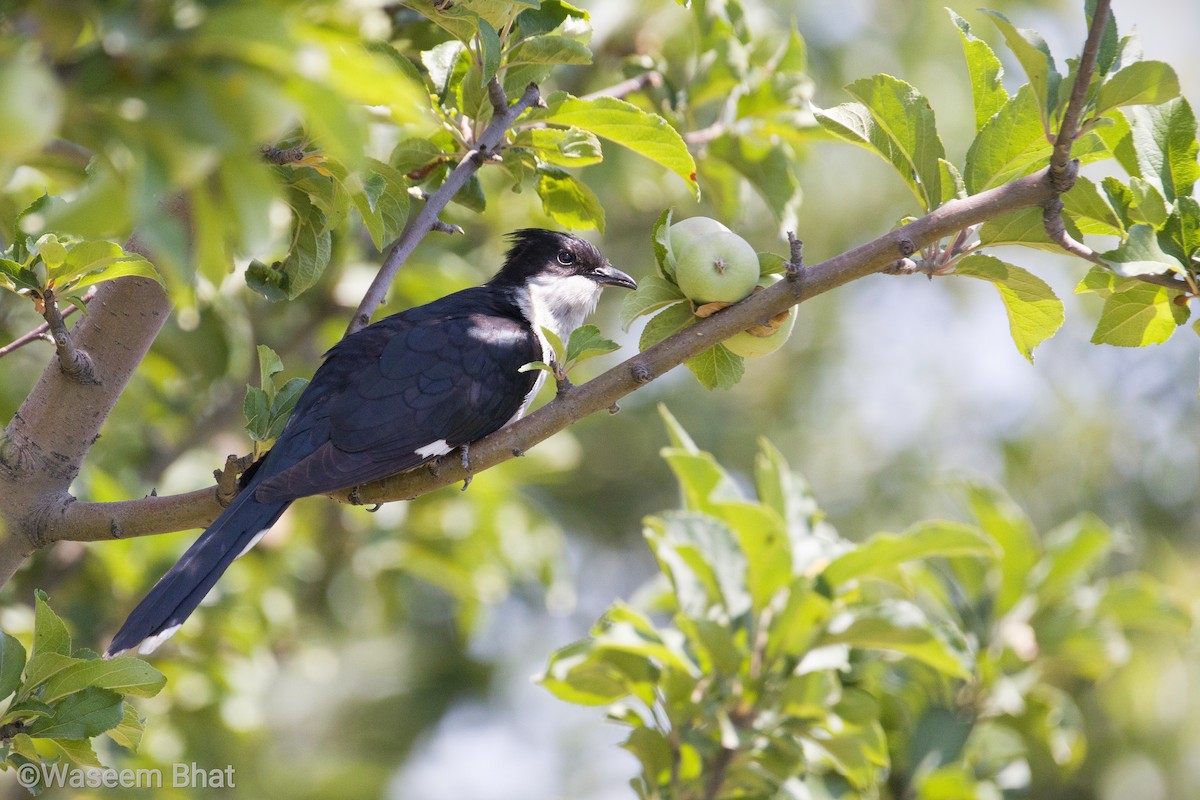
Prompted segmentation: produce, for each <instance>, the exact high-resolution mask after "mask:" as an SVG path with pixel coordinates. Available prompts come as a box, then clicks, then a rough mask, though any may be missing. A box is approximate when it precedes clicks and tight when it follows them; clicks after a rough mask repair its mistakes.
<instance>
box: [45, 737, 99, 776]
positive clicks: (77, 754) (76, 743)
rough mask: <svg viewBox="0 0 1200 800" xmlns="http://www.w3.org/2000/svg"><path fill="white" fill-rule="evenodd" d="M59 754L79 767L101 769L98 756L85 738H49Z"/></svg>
mask: <svg viewBox="0 0 1200 800" xmlns="http://www.w3.org/2000/svg"><path fill="white" fill-rule="evenodd" d="M50 741H52V742H53V743H54V748H55V749H56V750H57V751H58V753H59V755H61V756H62V757H63V758H65V759H66V760H67V761H70V762H71V763H72V764H75V765H76V766H79V767H92V768H95V769H101V768H102V767H103V766H104V765H103V764H101V763H100V758H99V756H97V755H96V751H95V750H93V749H92V743H91V742H90V741H88V740H87V739H51V740H50Z"/></svg>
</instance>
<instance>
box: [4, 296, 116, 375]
mask: <svg viewBox="0 0 1200 800" xmlns="http://www.w3.org/2000/svg"><path fill="white" fill-rule="evenodd" d="M95 296H96V287H95V286H93V287H92V288H90V289H88V290H87V293H86V294H85V295H84V296H83V297H82V298H81V299H82V300H83V302H84V303H90V302H92V298H93V297H95ZM78 310H79V306H74V305H73V306H71V307H70V308H68V309H67V310H66V311H64V312H62V318H63V319H66V318H67V317H69V316H71V315H72V314H74V313H75V312H76V311H78ZM49 332H50V324H49V323H47V322H43V323H42V324H41V325H39V326H38V327H36V328H34V329H33V330H31V331H30V332H29V333H26V334H23V335H21V336H18V337H17V338H16V339H13V340H12V341H11V342H9V343H8V344H6V345H4V347H0V358H4V357H5V356H6V355H8V354H9V353H12V352H14V351H16V350H20V349H21V348H22V347H24V346H25V345H27V344H29V343H30V342H36V341H39V340H46V339H48V338H49V337H48V336H47V334H48V333H49Z"/></svg>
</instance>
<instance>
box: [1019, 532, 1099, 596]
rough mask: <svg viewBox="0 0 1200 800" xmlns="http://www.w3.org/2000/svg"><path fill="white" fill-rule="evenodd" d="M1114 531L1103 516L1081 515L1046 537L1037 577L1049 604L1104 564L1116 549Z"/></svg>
mask: <svg viewBox="0 0 1200 800" xmlns="http://www.w3.org/2000/svg"><path fill="white" fill-rule="evenodd" d="M1112 541H1113V533H1112V531H1111V530H1109V528H1108V526H1107V525H1105V524H1104V522H1103V521H1101V520H1100V519H1099V518H1097V517H1095V516H1093V515H1091V514H1080V515H1079V516H1077V517H1075V518H1074V519H1072V520H1070V521H1068V522H1066V523H1064V524H1063V525H1060V526H1059V527H1057V528H1055V529H1054V530H1052V531H1050V533H1048V534H1046V537H1045V555H1044V557H1043V558H1042V560H1041V562H1039V564H1038V568H1039V570H1038V571H1039V572H1040V573H1041V574H1040V575H1037V576H1036V577H1035V583H1036V585H1037V593H1038V597H1039V599H1040V600H1041V602H1042V603H1043V604H1044V605H1046V604H1050V603H1054V602H1057V601H1058V600H1060V599H1062V598H1063V597H1065V596H1066V594H1067V592H1068V591H1070V590H1071V589H1072V588H1074V587H1075V586H1076V585H1078V584H1079V583H1080V582H1082V581H1083V580H1085V579H1086V578H1088V577H1089V576H1090V575H1091V573H1092V571H1093V570H1095V569H1096V568H1097V567H1099V566H1101V565H1102V564H1103V562H1104V560H1105V559H1106V558H1107V557H1108V554H1109V552H1110V551H1111V550H1112Z"/></svg>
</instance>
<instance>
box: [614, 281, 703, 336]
mask: <svg viewBox="0 0 1200 800" xmlns="http://www.w3.org/2000/svg"><path fill="white" fill-rule="evenodd" d="M686 299H687V298H685V297H684V296H683V292H682V291H680V290H679V287H678V286H676V285H675V284H674V283H672V282H671V281H668V280H666V279H665V278H660V277H658V276H657V275H650V276H648V277H646V278H642V279H641V280H639V281H638V288H637V289H636V290H635V291H632V292H628V293H627V294H626V295H625V299H624V301H622V303H621V330H626V331H627V330H629V326H630V325H632V324H633V321H634V320H635V319H637V318H638V317H641V316H644V315H646V314H651V313H653V312H655V311H657V310H659V309H660V308H665V307H666V306H669V305H671V304H672V303H678V302H680V301H681V300H686Z"/></svg>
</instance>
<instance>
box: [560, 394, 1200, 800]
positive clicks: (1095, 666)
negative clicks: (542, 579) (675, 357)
mask: <svg viewBox="0 0 1200 800" xmlns="http://www.w3.org/2000/svg"><path fill="white" fill-rule="evenodd" d="M663 415H664V418H665V420H666V423H667V430H668V434H669V435H670V439H671V445H670V446H669V447H667V448H664V449H663V452H662V456H663V458H664V459H665V460H666V461H667V463H668V464H669V465H670V467H671V471H672V472H673V473H674V475H675V478H676V480H677V481H678V483H679V490H680V496H681V498H682V501H683V503H682V508H681V509H680V510H678V511H669V512H666V513H663V514H659V515H655V516H652V517H648V518H647V519H646V523H645V528H644V535H645V537H646V541H647V543H648V544H649V545H650V549H651V550H652V551H653V552H654V555H655V558H656V560H657V561H658V564H659V568H660V569H661V570H662V574H663V576H665V578H666V581H659V582H658V585H656V586H655V587H654V588H652V589H650V590H649V591H647V592H645V593H643V598H642V601H643V602H642V607H640V608H639V607H636V606H631V605H628V604H626V603H624V602H618V603H617V604H615V605H613V606H612V607H611V608H609V610H608V611H606V612H605V614H604V616H603V618H602V619H601V620H600V622H599V623H597V625H596V627H595V628H594V629H593V631H592V634H591V636H590V637H589V638H588V639H584V640H581V641H579V642H576V643H574V644H571V645H568V646H567V647H565V648H562V649H561V650H558V651H557V652H555V653H554V654H553V655H552V656H551V657H550V663H549V665H548V666H547V668H546V672H545V674H544V675H543V676H542V678H541V682H542V684H543V685H544V686H545V687H546V688H547V689H549V690H550V691H552V692H554V693H555V694H556V695H558V696H559V697H560V698H562V699H564V700H567V701H569V702H572V703H578V704H583V705H608V706H609V711H608V716H609V718H610V719H611V720H613V721H614V722H617V723H620V724H622V725H626V726H629V727H631V728H632V729H633V730H632V732H631V733H630V734H629V737H628V738H627V739H626V741H625V743H624V745H623V746H624V747H625V748H626V749H628V750H629V751H630V752H632V753H633V754H634V755H635V756H636V757H637V759H638V761H639V762H640V763H641V767H642V774H641V776H640V777H639V778H636V779H635V780H634V781H633V787H634V789H635V790H636V792H637V795H638V797H641V798H716V797H780V798H782V797H787V798H806V797H858V796H870V797H874V796H878V795H879V793H880V792H881V790H883V788H884V786H886V789H887V792H888V796H891V797H913V798H924V799H926V800H934V799H935V798H992V797H1000V796H1002V795H1003V794H1004V793H1011V794H1016V795H1021V794H1026V793H1028V792H1029V790H1030V788H1031V786H1032V785H1033V784H1034V783H1035V782H1036V783H1037V784H1038V785H1040V786H1043V787H1056V786H1062V785H1066V784H1069V783H1070V782H1071V780H1072V778H1073V775H1074V773H1075V772H1076V770H1078V769H1079V768H1080V766H1081V765H1082V764H1083V761H1084V757H1085V755H1086V744H1087V740H1088V731H1087V730H1086V725H1085V721H1084V717H1083V715H1082V713H1081V712H1080V710H1079V708H1078V707H1077V705H1076V703H1075V701H1074V700H1073V699H1072V695H1071V692H1072V691H1073V690H1077V689H1078V688H1079V687H1081V686H1086V685H1090V684H1093V683H1095V682H1098V681H1103V680H1106V679H1108V678H1110V677H1111V676H1112V675H1113V673H1114V672H1116V671H1118V670H1119V669H1120V668H1121V667H1122V666H1124V664H1125V663H1126V661H1127V660H1128V658H1129V653H1130V644H1129V641H1128V638H1127V637H1128V635H1129V634H1130V633H1134V632H1148V633H1151V634H1155V635H1158V636H1160V637H1163V639H1164V640H1165V641H1171V640H1178V639H1179V638H1181V637H1186V636H1188V634H1189V632H1190V629H1191V619H1190V618H1189V616H1188V614H1187V612H1186V611H1185V610H1183V609H1182V608H1181V607H1179V606H1178V605H1177V604H1176V603H1174V602H1173V601H1172V600H1171V599H1170V597H1169V594H1168V593H1167V592H1166V590H1165V587H1163V586H1162V584H1160V583H1159V582H1157V581H1156V580H1154V579H1153V578H1151V577H1150V576H1148V575H1145V574H1141V573H1126V574H1122V575H1120V576H1116V577H1113V578H1104V577H1101V574H1102V573H1103V571H1104V568H1105V567H1106V562H1107V560H1108V558H1109V555H1110V551H1111V547H1112V544H1113V539H1114V537H1113V533H1112V531H1111V530H1109V528H1108V527H1107V526H1105V525H1104V524H1103V523H1102V522H1101V521H1100V520H1098V519H1096V518H1095V517H1092V516H1090V515H1081V516H1079V517H1076V518H1075V519H1072V520H1070V521H1068V522H1066V523H1064V524H1063V525H1061V526H1059V527H1058V528H1056V529H1055V530H1053V531H1051V532H1050V533H1048V534H1046V535H1045V536H1044V537H1040V536H1038V534H1037V533H1036V531H1035V530H1034V529H1033V526H1032V524H1031V523H1030V522H1029V520H1028V519H1027V518H1026V517H1025V515H1024V514H1023V513H1022V512H1021V511H1020V510H1019V509H1018V508H1016V507H1015V506H1014V505H1013V503H1012V502H1011V501H1010V500H1009V499H1008V498H1007V497H1004V496H1003V495H1001V494H999V493H998V492H996V491H994V490H991V489H987V488H984V487H981V486H969V487H967V493H968V496H969V500H970V505H971V508H972V512H973V514H974V516H975V524H973V525H966V524H963V523H958V522H950V521H946V520H932V521H928V522H922V523H918V524H917V525H914V526H912V527H911V528H909V529H908V530H906V531H904V532H903V533H900V534H890V533H880V534H876V535H874V536H870V537H867V538H865V539H864V540H863V541H862V543H861V544H858V545H855V544H853V543H852V542H850V541H849V540H846V539H843V538H842V537H840V536H839V535H838V534H837V532H836V531H835V530H834V529H833V527H832V526H831V525H830V524H829V523H828V522H827V521H826V520H825V518H824V516H825V515H824V513H823V512H822V511H821V510H820V509H819V508H818V507H817V505H816V502H815V501H814V500H813V498H812V496H811V494H810V493H809V490H808V486H807V483H806V482H805V481H804V479H803V478H801V477H800V476H798V475H796V474H794V473H792V472H791V471H790V470H789V468H788V466H787V464H786V462H785V461H784V460H783V458H782V456H781V455H780V453H779V451H778V450H776V449H775V448H774V447H773V446H772V445H771V444H770V443H769V442H767V441H766V440H765V439H763V440H762V441H761V442H760V444H759V453H758V455H757V457H756V459H755V465H754V485H755V496H753V497H747V496H746V494H745V493H744V492H743V491H742V490H741V489H740V488H739V487H738V484H737V481H736V480H735V479H734V476H732V475H731V474H729V473H728V472H726V471H725V470H724V469H723V468H722V467H721V466H720V465H719V464H718V463H717V461H716V460H715V459H714V458H713V456H712V455H711V454H710V453H706V452H704V451H702V450H700V449H699V448H698V447H697V446H696V444H695V442H693V441H692V439H691V437H690V436H688V434H687V432H686V431H684V430H683V428H681V427H680V426H679V423H678V422H677V421H676V420H675V418H674V417H672V416H671V415H670V414H669V413H668V412H666V410H665V408H664V409H663ZM663 584H665V585H663ZM647 612H649V614H648V613H647ZM651 615H657V616H666V617H668V618H669V620H670V626H669V627H667V626H664V625H662V624H657V623H656V622H655V621H653V619H652V616H651Z"/></svg>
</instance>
